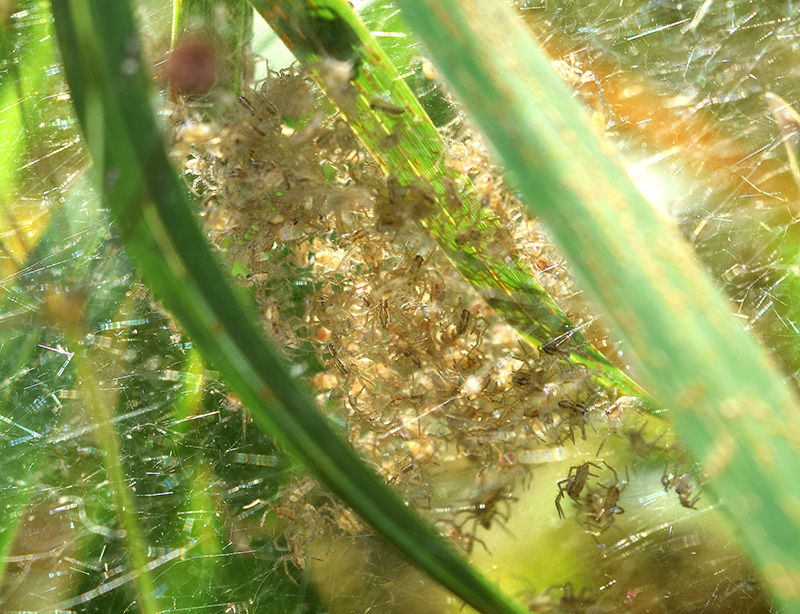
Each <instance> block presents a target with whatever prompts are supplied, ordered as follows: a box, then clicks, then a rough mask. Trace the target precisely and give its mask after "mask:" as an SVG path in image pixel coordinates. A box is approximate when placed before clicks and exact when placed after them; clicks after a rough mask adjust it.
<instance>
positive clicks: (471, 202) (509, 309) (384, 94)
mask: <svg viewBox="0 0 800 614" xmlns="http://www.w3.org/2000/svg"><path fill="white" fill-rule="evenodd" d="M250 1H251V3H252V4H253V6H254V7H255V8H256V10H257V11H258V12H259V13H260V14H261V15H262V16H263V17H264V18H265V19H266V20H267V22H268V23H269V24H270V26H271V27H272V28H273V29H274V30H275V32H276V33H277V34H278V35H279V36H280V37H281V39H282V40H283V42H284V43H285V44H286V46H287V47H289V49H290V50H291V51H292V53H294V55H295V56H296V57H297V58H298V59H299V60H300V61H302V62H304V63H305V64H306V65H308V66H309V68H310V69H311V72H312V75H313V76H314V78H315V80H316V81H317V83H318V84H319V85H320V87H321V88H322V89H323V91H325V92H326V94H327V95H328V97H329V98H330V99H331V100H332V101H333V102H334V104H336V106H337V107H338V108H339V109H340V111H341V112H342V114H343V115H344V116H345V118H346V119H347V121H348V123H349V124H350V125H351V126H352V128H353V130H354V131H355V132H356V134H357V135H358V137H359V138H360V139H361V141H362V142H363V143H364V145H365V146H366V147H367V149H368V150H369V151H370V152H371V153H372V155H373V156H374V157H375V159H376V160H377V161H378V163H379V164H380V165H381V166H382V168H383V169H384V170H385V171H386V172H387V173H389V174H394V175H395V176H396V177H397V179H398V180H399V183H400V184H401V185H409V184H414V185H430V187H431V191H430V194H429V196H430V197H431V199H432V204H433V212H432V213H431V214H430V215H428V216H427V217H425V218H423V219H422V220H421V223H422V225H423V226H424V227H425V228H426V229H427V230H428V231H429V232H430V234H431V236H432V237H433V238H434V239H435V240H436V242H437V243H438V244H439V246H440V247H441V248H442V249H443V250H444V252H445V253H446V254H447V256H448V257H449V258H450V260H451V261H452V262H453V264H454V265H455V266H456V268H457V269H458V270H459V271H460V273H461V274H462V275H463V276H464V278H465V279H466V280H467V281H469V282H470V284H472V286H473V287H474V288H475V289H476V290H477V291H478V292H480V293H481V294H482V295H483V297H484V299H485V300H486V302H487V303H488V304H489V305H490V306H491V307H492V308H493V309H495V311H497V312H498V313H499V314H500V315H501V316H502V317H503V318H504V319H505V320H506V322H508V323H509V324H510V325H512V326H513V327H514V328H516V329H517V330H518V331H519V332H520V333H521V334H522V335H524V336H525V337H526V338H528V339H529V340H531V341H532V342H534V345H537V346H539V347H542V348H543V351H545V352H551V353H554V352H558V353H559V354H562V355H565V356H566V357H567V359H568V360H569V362H571V363H572V364H575V365H578V364H580V365H583V366H586V367H587V368H588V369H590V370H592V371H596V372H598V373H599V374H600V375H598V376H597V377H596V378H595V379H596V380H597V381H598V383H600V384H601V385H604V386H606V387H610V386H615V387H618V388H619V389H621V390H624V391H625V392H626V393H627V394H632V395H636V396H640V397H642V398H643V399H644V400H645V401H646V402H648V404H651V405H652V403H651V402H650V397H649V395H648V394H647V393H646V392H645V391H644V390H643V389H642V388H641V387H640V386H639V385H638V384H636V383H635V382H633V381H632V380H631V379H630V378H629V377H628V376H627V375H626V374H625V373H623V372H622V371H620V370H619V369H618V368H617V367H616V366H614V365H613V364H611V363H610V362H609V361H608V359H606V358H605V356H603V355H602V354H601V353H600V352H599V351H597V349H595V348H594V347H593V346H591V345H590V344H589V343H588V342H587V341H586V339H585V337H584V336H583V335H582V334H581V332H580V330H577V329H576V327H575V326H574V325H573V324H572V323H571V322H570V320H569V319H568V318H567V316H566V315H565V314H564V313H563V312H562V311H561V309H560V308H559V307H558V306H557V305H556V303H555V301H554V300H553V299H552V297H551V296H550V295H549V294H548V293H547V292H546V291H545V290H544V289H543V288H542V286H541V285H540V284H539V282H538V281H537V280H536V278H535V276H534V275H533V273H532V271H531V270H530V268H529V267H528V266H527V265H526V264H525V263H524V262H522V260H521V259H520V258H519V256H518V254H517V252H516V247H515V246H514V245H513V241H512V239H511V236H510V234H509V233H508V231H507V230H506V229H505V228H504V226H503V224H502V223H501V222H500V221H499V220H498V219H497V218H496V217H495V216H494V215H493V214H492V213H491V212H490V211H489V210H488V209H487V208H486V207H484V206H483V205H482V204H481V202H480V201H479V198H478V196H477V193H476V190H475V188H474V187H473V186H472V185H471V184H470V183H469V179H468V178H467V177H466V176H463V175H461V174H460V173H458V172H457V171H456V170H454V169H452V168H450V167H449V166H447V164H446V163H445V162H446V161H445V159H444V158H445V156H444V152H445V145H444V142H443V140H442V138H441V137H440V136H439V133H438V132H437V130H436V128H435V126H434V125H433V123H432V122H431V120H430V119H429V118H428V116H427V114H426V113H425V111H424V110H423V108H422V106H421V105H420V103H419V101H418V100H417V98H416V97H415V95H414V93H413V92H412V91H411V89H410V88H409V87H408V85H407V83H406V82H405V80H403V79H402V78H401V77H400V76H399V73H398V70H397V68H396V67H395V66H394V65H393V64H392V62H391V61H390V60H389V58H388V56H387V55H386V53H385V52H384V51H383V49H382V48H381V47H380V46H379V45H378V44H377V43H376V42H375V40H374V39H373V37H372V36H371V35H370V33H369V32H368V31H367V29H366V28H365V27H364V25H363V24H362V23H361V21H360V20H359V19H358V16H357V15H356V14H355V13H354V12H353V9H352V7H351V6H350V5H349V3H348V2H346V1H344V0H305V1H304V2H293V1H275V2H268V1H267V0H250ZM331 59H335V60H339V61H347V62H350V63H351V64H352V65H353V66H354V76H353V78H352V79H350V80H349V81H348V80H344V82H342V80H341V79H335V78H332V77H331V75H330V73H329V72H328V71H329V70H330V67H329V64H328V62H330V60H331ZM387 139H389V140H390V141H391V142H392V143H395V142H396V144H393V145H391V146H387V145H386V143H387ZM454 186H461V190H460V191H461V193H462V194H464V197H463V200H462V199H461V198H460V197H459V194H458V192H459V190H458V189H453V188H454ZM395 206H397V207H403V206H407V205H404V204H396V205H395Z"/></svg>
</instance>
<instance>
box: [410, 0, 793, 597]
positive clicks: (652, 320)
mask: <svg viewBox="0 0 800 614" xmlns="http://www.w3.org/2000/svg"><path fill="white" fill-rule="evenodd" d="M400 4H401V7H402V8H403V9H404V11H405V16H406V19H407V20H408V21H409V23H410V24H411V25H412V27H413V28H414V29H415V31H416V32H417V33H418V34H419V36H420V37H421V38H422V40H423V41H425V43H426V44H427V45H428V46H429V48H430V51H431V53H432V55H433V58H434V60H435V61H436V62H437V64H438V66H439V68H440V70H441V71H442V72H443V73H444V75H445V76H446V78H447V79H448V80H449V81H450V82H451V84H452V86H453V88H454V90H455V92H456V93H457V94H458V95H459V96H460V98H461V100H462V101H463V102H464V103H465V104H466V106H467V107H468V109H469V110H470V112H471V114H472V117H473V119H474V121H476V122H477V123H478V124H479V125H480V126H481V128H482V129H483V130H484V132H485V133H486V135H487V136H488V137H489V139H490V141H491V142H492V143H493V144H494V146H495V147H496V149H497V151H498V152H500V153H501V156H502V158H503V160H504V162H505V165H506V168H507V169H508V170H509V172H510V173H512V174H513V176H514V178H515V181H516V184H517V185H518V187H519V188H520V190H522V192H523V193H524V194H525V196H526V197H527V202H528V205H529V206H530V208H531V210H532V211H533V212H534V213H536V214H537V215H539V216H541V218H542V219H543V220H544V221H545V222H546V223H547V224H548V226H549V228H550V230H551V232H552V234H553V236H554V237H555V238H556V240H557V241H558V242H559V244H560V245H561V247H562V249H563V250H564V252H565V253H566V254H567V255H568V256H569V257H570V259H571V261H572V263H573V266H574V269H575V274H576V276H577V277H578V279H579V282H581V283H582V285H583V287H584V288H585V289H586V290H587V291H588V292H590V293H591V295H592V296H593V297H595V298H596V299H597V300H598V302H599V303H600V304H601V305H602V306H603V307H604V308H605V309H606V310H607V312H608V314H609V315H610V317H611V320H612V322H613V324H614V327H615V329H616V330H617V331H618V332H619V334H620V336H621V337H622V338H623V339H624V340H625V341H626V343H628V344H629V347H630V348H631V350H632V353H633V354H634V357H635V359H636V362H637V366H638V368H639V371H638V372H639V373H641V375H642V377H643V378H644V381H645V382H647V384H648V385H649V386H650V388H651V390H653V392H654V393H655V394H656V396H657V398H658V399H660V400H661V401H662V402H663V403H664V404H665V405H666V406H667V407H669V408H670V409H671V410H672V412H671V415H672V418H673V421H674V423H675V426H676V429H677V432H678V435H679V436H680V437H681V439H682V440H683V442H684V443H685V444H686V446H687V448H688V449H689V450H690V451H691V453H692V454H693V455H694V457H695V458H696V459H698V460H699V461H701V462H702V463H703V466H704V468H705V471H706V474H707V475H708V477H709V479H711V484H710V485H711V486H713V488H714V489H715V490H716V491H717V492H718V493H719V494H720V495H721V497H722V499H723V500H724V501H725V503H726V504H727V510H728V512H729V514H730V516H731V517H732V519H733V521H734V522H735V525H736V526H737V527H738V529H739V531H738V538H739V541H740V543H741V545H742V546H743V547H744V548H745V549H746V551H747V552H748V553H749V554H750V556H751V557H752V559H753V561H754V562H755V563H756V564H757V566H758V568H759V569H760V570H761V572H762V574H763V578H764V580H765V581H766V582H767V584H768V585H769V586H770V587H771V588H772V590H773V592H774V595H775V596H776V597H777V598H778V599H779V600H780V601H781V602H782V603H783V604H784V605H785V606H786V607H787V609H789V610H793V609H795V608H797V607H798V606H800V546H798V545H799V544H800V517H799V515H798V510H800V500H798V493H797V492H796V490H795V489H793V486H792V485H793V484H794V483H796V479H797V478H796V476H797V475H798V472H800V456H799V455H798V446H799V444H798V443H797V441H796V440H795V438H794V437H793V435H792V434H793V433H794V432H796V426H795V425H796V423H797V421H798V416H800V413H798V411H799V408H798V405H797V402H796V401H795V400H794V399H793V398H792V397H791V395H790V393H789V391H788V390H787V388H786V386H785V385H784V384H783V382H782V381H781V377H780V376H779V375H778V374H777V373H776V372H775V370H774V369H773V365H772V364H771V362H770V360H769V359H768V358H767V357H766V354H765V352H764V350H763V349H762V348H761V347H760V346H758V345H757V344H756V342H755V341H754V340H753V339H752V338H751V337H750V336H749V335H747V334H746V333H745V331H743V330H742V328H741V325H740V324H739V323H737V322H736V321H735V320H734V319H733V318H732V317H731V316H730V308H729V307H728V305H727V303H726V302H725V300H724V299H723V298H722V297H721V295H720V292H719V290H718V289H717V288H715V287H714V286H713V284H712V283H711V282H710V281H709V280H708V279H707V277H706V276H705V274H704V273H703V272H702V271H701V270H700V269H699V267H698V266H697V263H696V262H695V261H694V260H693V258H692V257H691V255H690V254H689V251H688V249H687V246H686V245H685V244H684V243H682V242H681V241H680V240H679V238H678V237H677V235H676V234H675V233H674V231H673V230H672V229H670V228H667V227H666V226H665V225H664V223H663V221H662V220H661V219H660V218H659V217H658V216H657V214H656V213H655V211H654V210H653V209H652V208H651V207H650V206H649V204H648V203H647V202H646V201H645V199H644V197H643V196H642V195H641V194H640V193H639V192H638V191H637V190H636V188H635V187H634V186H633V184H632V182H631V181H630V179H629V178H628V176H627V175H626V174H625V172H624V171H623V170H622V168H621V167H620V166H619V165H618V163H617V162H616V161H615V159H614V155H613V150H612V149H611V147H610V145H603V144H601V143H600V142H599V141H598V139H597V137H596V136H595V135H594V134H593V132H592V131H591V129H590V128H589V127H588V123H587V121H586V119H587V118H586V117H585V116H584V114H583V112H582V111H581V110H580V108H579V107H578V105H577V104H576V103H575V102H574V100H573V98H572V96H571V94H570V92H569V91H568V89H567V87H566V86H565V85H564V84H563V83H562V82H561V81H560V80H559V79H558V77H557V76H556V74H555V73H554V71H553V70H552V68H551V66H550V63H549V60H548V59H547V58H546V56H545V54H544V53H543V52H542V51H541V49H540V48H539V47H538V46H537V44H536V43H535V42H534V41H533V40H532V39H531V37H530V34H529V33H528V31H527V30H526V29H525V28H524V27H523V26H522V24H521V23H520V22H519V20H518V18H517V17H516V16H515V15H514V14H513V13H512V12H511V11H510V9H508V8H506V7H505V5H503V4H502V3H499V2H497V3H486V2H480V3H478V2H471V1H470V2H464V1H462V0H441V1H436V2H434V1H431V2H410V1H408V0H401V2H400ZM445 33H446V36H445V35H444V34H445ZM793 490H794V492H793Z"/></svg>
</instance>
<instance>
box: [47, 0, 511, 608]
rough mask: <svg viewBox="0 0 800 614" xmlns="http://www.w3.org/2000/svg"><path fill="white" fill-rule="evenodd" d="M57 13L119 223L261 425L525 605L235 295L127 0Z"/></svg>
mask: <svg viewBox="0 0 800 614" xmlns="http://www.w3.org/2000/svg"><path fill="white" fill-rule="evenodd" d="M53 13H54V17H55V24H56V31H57V34H58V37H59V42H60V45H61V49H62V55H63V61H64V66H65V70H66V73H67V78H68V81H69V84H70V87H71V91H72V95H73V100H74V102H75V105H76V108H77V110H78V115H79V117H80V120H81V124H82V126H83V128H84V133H85V135H86V138H87V141H88V143H89V146H90V150H91V152H92V154H93V159H94V161H95V164H96V165H97V166H98V167H99V168H100V169H101V172H102V176H103V177H104V188H105V195H106V198H107V201H108V204H109V207H110V208H111V210H112V211H113V213H114V216H115V217H116V220H117V223H118V228H119V232H120V233H121V235H122V236H123V237H124V239H125V241H126V244H127V246H128V249H129V251H130V253H131V254H132V256H133V257H134V258H135V260H136V262H137V263H138V265H139V268H140V271H141V272H142V274H143V276H144V277H145V279H147V280H148V282H149V283H150V284H151V286H152V288H153V290H154V291H155V292H156V294H157V295H158V296H159V297H161V299H162V300H163V301H164V302H165V304H166V305H167V306H168V307H169V308H170V309H171V310H172V312H173V313H174V314H175V315H176V316H177V317H178V319H179V320H180V321H181V323H182V324H183V325H184V327H185V328H186V330H187V331H188V332H189V333H190V334H191V335H192V337H193V339H194V342H195V343H196V344H197V346H198V347H199V348H200V349H201V351H202V352H203V355H204V357H205V358H206V359H208V360H209V361H210V362H211V363H212V364H214V365H215V366H216V367H217V369H219V371H220V372H221V373H222V374H223V376H224V377H225V379H226V381H227V383H228V384H229V385H230V386H231V387H232V388H233V389H234V390H236V391H237V392H238V393H239V394H240V396H241V397H242V400H243V401H244V402H245V403H246V404H247V405H248V407H249V408H250V411H251V414H252V416H253V418H254V419H255V421H256V422H257V423H258V424H259V425H261V426H262V427H264V428H265V429H268V430H269V431H270V432H271V433H274V434H275V435H277V436H279V437H280V439H281V440H282V441H283V442H284V443H285V444H286V445H287V446H288V447H289V448H290V449H291V450H293V451H294V452H295V453H297V454H298V456H299V457H300V458H302V459H303V461H304V462H305V463H306V464H307V465H308V467H309V468H310V469H311V470H312V471H313V472H314V473H315V474H316V475H317V476H318V477H319V479H320V480H322V481H323V482H324V483H325V484H326V485H327V486H328V487H329V488H331V490H332V491H333V492H335V493H336V494H337V495H339V496H340V497H341V498H342V499H343V500H344V501H345V502H346V503H348V504H349V505H351V506H352V507H353V509H354V510H356V511H357V512H358V513H359V514H361V516H362V517H363V518H364V519H365V520H366V521H367V522H369V523H370V524H371V525H372V526H373V527H374V528H375V529H376V530H377V531H378V532H379V533H380V534H381V535H383V536H384V537H385V538H386V539H387V540H388V541H389V542H391V543H392V544H393V545H395V546H396V547H397V548H398V549H399V550H400V551H401V552H403V553H404V554H405V555H406V556H407V557H408V558H409V559H410V560H411V561H412V562H414V563H415V564H417V565H418V566H419V567H421V568H422V569H424V570H425V571H427V572H428V573H429V574H431V575H432V576H433V577H434V578H436V579H437V580H439V581H440V582H441V583H442V584H444V585H445V586H447V587H448V588H449V589H450V590H452V591H453V592H455V593H456V594H457V595H459V596H460V597H461V598H462V599H464V600H465V601H466V602H468V603H470V604H471V605H473V606H474V607H476V608H477V609H479V610H480V611H483V612H523V611H525V610H524V608H522V607H521V606H520V605H518V604H516V603H515V602H513V601H512V600H510V599H508V598H507V597H505V596H504V595H502V594H501V593H500V592H499V591H498V590H497V589H496V588H495V587H493V586H492V585H491V584H490V583H488V582H487V581H486V580H485V579H484V578H483V577H482V576H480V575H479V574H478V573H477V572H475V571H474V570H473V569H471V568H470V567H469V566H468V565H467V564H466V562H465V561H464V560H463V559H462V558H461V557H460V556H459V555H458V554H457V553H456V552H455V550H454V548H453V547H452V546H450V545H449V544H447V543H446V542H445V541H444V540H443V539H442V538H441V537H440V536H439V535H438V534H437V533H436V531H435V530H434V529H433V528H432V527H431V526H429V525H428V524H426V523H424V522H423V521H421V520H420V519H419V518H418V517H417V516H415V515H414V514H413V513H412V512H411V511H410V510H409V509H408V508H406V507H405V506H404V505H403V504H402V503H401V502H400V500H399V499H398V498H397V497H396V496H395V495H394V494H393V493H392V492H391V491H390V490H389V489H388V488H387V487H386V486H385V485H384V484H383V483H382V482H381V481H380V480H379V478H378V477H377V476H376V475H375V474H374V473H372V472H371V471H370V470H369V469H368V468H367V467H366V466H365V465H364V464H363V463H362V462H361V461H360V460H359V459H358V458H357V457H356V455H355V454H354V453H353V451H352V450H351V449H350V448H349V447H348V446H347V445H346V444H345V443H344V442H343V441H342V440H341V439H339V438H338V437H337V436H336V435H335V434H334V433H333V431H332V430H331V428H330V426H329V425H328V422H327V420H326V419H325V418H324V417H323V416H322V415H321V414H320V413H319V412H318V411H317V409H316V408H315V406H314V404H313V402H312V401H311V399H310V398H309V396H308V395H307V393H305V392H304V391H303V390H302V389H301V387H300V386H299V385H298V384H297V383H296V382H295V381H294V380H292V379H291V378H290V377H289V375H288V372H287V368H286V366H285V365H284V364H283V363H282V361H281V360H280V359H279V358H278V356H277V354H276V352H275V351H274V350H273V349H272V348H271V346H269V345H268V344H267V342H266V341H265V340H264V338H263V336H262V335H261V333H260V332H259V331H258V329H257V327H256V326H255V325H254V324H253V320H252V319H251V318H250V314H249V313H248V311H247V309H245V308H244V307H243V306H242V305H240V303H239V302H238V299H237V298H236V296H235V295H234V293H233V292H232V290H231V288H230V286H229V285H228V283H227V281H226V279H225V278H224V276H223V275H222V273H221V270H220V268H219V266H218V265H217V263H216V261H215V260H214V258H213V256H212V254H211V252H210V250H209V248H208V246H207V245H206V243H205V240H204V237H203V235H202V233H201V231H200V229H199V227H198V225H197V222H196V220H195V219H194V216H193V213H192V209H191V204H190V200H189V198H188V196H187V193H186V190H185V188H184V186H182V184H181V183H180V182H179V180H178V178H177V177H176V175H175V174H174V173H173V172H172V170H171V169H170V167H169V163H168V160H167V155H166V153H165V151H164V147H163V143H162V140H161V136H160V134H159V131H158V129H157V126H156V123H155V120H154V118H153V115H152V112H151V110H150V108H149V106H148V103H147V101H148V95H147V77H146V75H145V72H144V70H143V67H142V65H141V59H140V57H139V54H138V52H137V44H136V34H135V28H134V24H133V18H132V15H131V12H130V7H129V5H128V3H127V2H122V1H120V2H113V3H108V2H105V1H104V0H74V1H68V0H54V1H53ZM276 398H277V401H276V400H275V399H276Z"/></svg>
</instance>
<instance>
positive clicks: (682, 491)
mask: <svg viewBox="0 0 800 614" xmlns="http://www.w3.org/2000/svg"><path fill="white" fill-rule="evenodd" d="M661 483H662V484H663V485H664V490H666V491H668V492H669V491H670V490H674V491H675V492H676V493H678V497H679V499H680V504H681V505H682V506H683V507H685V508H686V509H690V510H694V509H697V508H696V507H695V504H696V503H697V502H698V501H699V500H700V494H701V493H697V494H696V495H695V496H694V497H692V494H693V493H694V492H695V490H696V488H695V486H694V484H692V476H691V474H689V473H681V474H680V475H678V474H677V473H670V472H669V465H667V466H666V467H665V468H664V475H663V476H661Z"/></svg>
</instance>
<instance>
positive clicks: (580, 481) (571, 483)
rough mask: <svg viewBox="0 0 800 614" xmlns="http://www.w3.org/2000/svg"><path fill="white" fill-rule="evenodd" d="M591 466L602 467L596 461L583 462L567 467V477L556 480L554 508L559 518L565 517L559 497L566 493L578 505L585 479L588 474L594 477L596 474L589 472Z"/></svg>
mask: <svg viewBox="0 0 800 614" xmlns="http://www.w3.org/2000/svg"><path fill="white" fill-rule="evenodd" d="M591 467H595V468H596V469H602V467H600V465H597V464H596V463H591V462H589V463H583V464H582V465H576V466H574V467H570V468H569V473H568V474H567V477H566V478H564V479H563V480H560V481H559V482H558V495H557V496H556V510H557V511H558V517H559V518H566V516H565V515H564V510H563V509H562V507H561V499H563V498H564V496H565V495H568V496H569V498H570V499H572V500H573V501H574V502H575V503H578V504H579V505H580V496H581V493H582V492H583V489H584V487H585V486H586V481H587V480H588V479H589V476H591V477H594V478H596V477H597V474H594V473H591V472H590V471H589V470H590V468H591Z"/></svg>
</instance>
